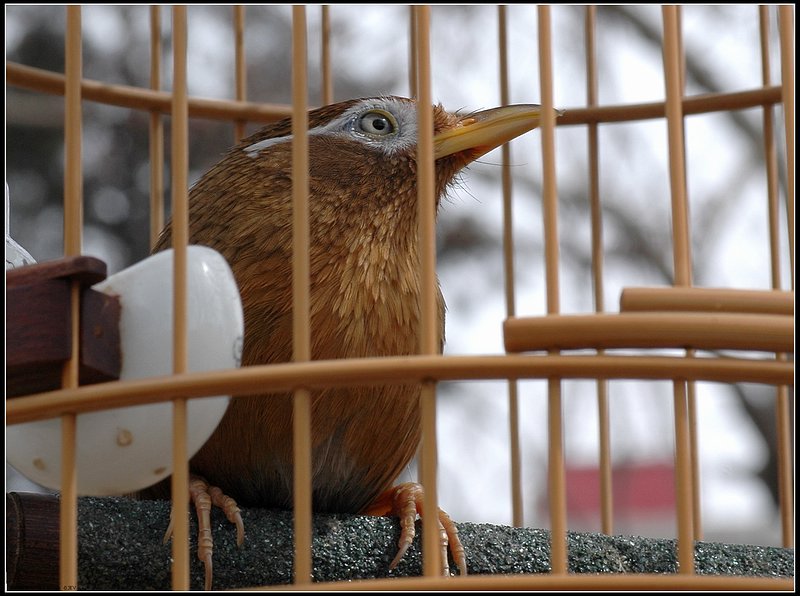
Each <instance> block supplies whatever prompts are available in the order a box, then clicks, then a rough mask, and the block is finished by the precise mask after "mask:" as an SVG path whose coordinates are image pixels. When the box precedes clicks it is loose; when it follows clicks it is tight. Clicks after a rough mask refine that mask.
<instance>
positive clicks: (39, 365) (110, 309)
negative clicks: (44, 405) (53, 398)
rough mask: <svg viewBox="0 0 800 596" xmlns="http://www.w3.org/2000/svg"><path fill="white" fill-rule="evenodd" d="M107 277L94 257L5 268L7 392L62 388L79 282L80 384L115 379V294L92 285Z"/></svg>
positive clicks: (118, 361) (117, 370) (8, 394)
mask: <svg viewBox="0 0 800 596" xmlns="http://www.w3.org/2000/svg"><path fill="white" fill-rule="evenodd" d="M105 278H106V264H105V263H104V262H103V261H101V260H99V259H96V258H93V257H86V256H78V257H66V258H63V259H58V260H55V261H49V262H46V263H38V264H35V265H28V266H25V267H19V268H16V269H10V270H8V271H6V397H7V398H8V397H16V396H20V395H28V394H31V393H39V392H42V391H50V390H53V389H58V388H60V387H61V376H62V369H63V366H64V363H65V362H67V361H68V360H69V359H70V358H71V356H72V345H73V341H72V324H71V314H70V313H71V306H70V301H71V296H72V290H71V288H72V285H73V283H78V284H79V286H80V338H79V339H80V384H81V385H88V384H92V383H100V382H104V381H112V380H116V379H118V378H119V373H120V368H121V362H122V360H121V358H122V357H121V354H120V337H119V317H120V303H119V300H118V299H117V298H116V297H115V296H109V295H108V294H104V293H103V292H98V291H96V290H93V289H91V287H90V286H92V285H94V284H96V283H98V282H100V281H102V280H104V279H105Z"/></svg>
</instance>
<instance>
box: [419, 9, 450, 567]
mask: <svg viewBox="0 0 800 596" xmlns="http://www.w3.org/2000/svg"><path fill="white" fill-rule="evenodd" d="M413 10H414V23H415V27H414V28H413V33H414V38H413V39H412V40H411V45H413V46H414V47H415V50H414V56H415V57H416V65H415V68H413V69H412V70H415V71H416V73H417V82H416V85H417V93H418V97H417V130H418V131H419V134H418V137H417V222H418V235H419V258H420V271H421V298H420V302H421V309H420V310H421V313H420V347H419V350H420V354H421V355H423V356H433V355H435V354H438V352H439V334H438V329H439V314H438V305H437V303H436V288H437V282H436V222H435V217H436V196H435V190H434V183H435V170H434V156H433V97H432V92H431V71H430V54H431V48H430V18H431V16H430V7H429V6H415V7H413ZM419 399H420V416H421V430H422V449H421V456H420V480H421V483H422V487H423V489H424V496H423V503H424V505H423V507H424V510H425V511H427V512H428V515H425V516H423V518H422V544H423V547H422V553H423V559H422V561H423V573H424V575H425V576H426V577H437V576H439V575H441V570H442V564H443V562H442V561H441V560H440V559H441V556H440V553H439V541H440V534H439V518H438V515H437V512H438V511H439V505H438V495H437V485H436V474H437V461H436V460H437V457H436V383H435V382H434V381H433V380H430V379H425V380H424V381H423V383H422V386H421V390H420V397H419Z"/></svg>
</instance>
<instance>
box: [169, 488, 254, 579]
mask: <svg viewBox="0 0 800 596" xmlns="http://www.w3.org/2000/svg"><path fill="white" fill-rule="evenodd" d="M189 499H190V500H191V502H192V503H194V507H195V511H196V512H197V558H198V559H200V560H201V561H202V562H203V565H204V567H205V589H206V590H210V589H211V583H212V577H213V566H212V558H213V555H214V539H213V538H212V537H211V507H212V506H213V505H216V506H217V507H219V508H220V509H222V511H223V512H224V513H225V517H227V518H228V521H230V522H231V523H232V524H235V525H236V544H237V545H238V546H242V543H244V523H243V522H242V515H241V511H240V509H239V506H238V505H237V504H236V501H234V500H233V499H231V498H230V497H229V496H227V495H226V494H225V493H223V492H222V490H220V489H219V488H218V487H216V486H211V485H210V484H209V483H208V482H207V481H206V480H205V478H202V477H201V476H196V475H195V474H191V475H190V477H189ZM172 524H173V519H172V515H171V514H170V520H169V527H168V528H167V532H166V534H165V535H164V542H167V541H168V540H169V539H170V538H171V537H172Z"/></svg>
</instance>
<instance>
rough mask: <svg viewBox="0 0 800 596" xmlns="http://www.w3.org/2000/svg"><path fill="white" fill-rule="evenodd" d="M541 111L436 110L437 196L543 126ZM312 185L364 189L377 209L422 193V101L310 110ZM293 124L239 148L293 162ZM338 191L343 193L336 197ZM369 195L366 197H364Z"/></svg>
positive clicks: (260, 157)
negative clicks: (467, 169)
mask: <svg viewBox="0 0 800 596" xmlns="http://www.w3.org/2000/svg"><path fill="white" fill-rule="evenodd" d="M539 116H540V106H538V105H532V104H531V105H513V106H506V107H501V108H494V109H490V110H484V111H479V112H472V113H467V114H461V113H457V112H456V113H453V112H448V111H446V110H445V109H444V108H443V107H442V106H441V105H437V106H434V108H433V134H434V137H433V143H434V155H435V160H436V186H437V188H436V194H437V196H440V195H441V194H442V192H443V191H444V190H445V188H446V187H447V185H448V184H449V183H450V182H452V180H453V178H454V177H455V175H456V174H457V173H458V171H459V170H461V169H462V168H463V167H464V166H466V165H467V164H469V163H470V162H472V161H474V160H475V159H477V158H478V157H480V156H482V155H484V154H485V153H487V152H488V151H491V150H492V149H494V148H495V147H498V146H499V145H501V144H503V143H505V142H507V141H509V140H511V139H513V138H514V137H517V136H519V135H521V134H523V133H525V132H527V131H529V130H532V129H534V128H536V127H537V126H538V125H539ZM308 134H309V137H308V138H309V171H310V178H311V183H312V190H313V185H314V184H318V185H321V186H322V187H323V188H325V189H328V190H332V191H334V190H335V189H337V188H339V189H348V196H350V197H353V191H354V190H356V189H362V190H363V191H364V192H365V194H366V196H368V197H371V199H372V201H374V202H375V203H376V204H383V203H384V201H385V200H390V198H393V197H398V196H408V195H407V193H408V192H410V191H415V189H416V158H417V138H418V134H419V131H418V124H417V104H416V102H415V101H414V100H412V99H407V98H403V97H395V96H385V97H372V98H364V99H353V100H349V101H344V102H340V103H336V104H332V105H328V106H324V107H321V108H318V109H315V110H312V111H311V112H309V119H308ZM291 140H292V132H291V119H286V120H282V121H280V122H277V123H275V124H272V125H270V126H267V127H265V128H264V129H262V130H261V131H259V132H258V133H256V134H255V135H253V136H251V137H249V138H248V139H246V140H245V141H243V142H242V143H241V144H240V145H239V147H238V148H237V149H239V150H240V151H243V152H244V153H245V154H246V155H248V156H249V157H250V158H252V159H253V160H256V161H260V162H262V163H264V165H265V167H266V166H268V165H269V164H273V163H276V162H279V163H290V160H289V159H288V157H289V152H290V151H291ZM334 194H338V193H334ZM365 198H366V197H365Z"/></svg>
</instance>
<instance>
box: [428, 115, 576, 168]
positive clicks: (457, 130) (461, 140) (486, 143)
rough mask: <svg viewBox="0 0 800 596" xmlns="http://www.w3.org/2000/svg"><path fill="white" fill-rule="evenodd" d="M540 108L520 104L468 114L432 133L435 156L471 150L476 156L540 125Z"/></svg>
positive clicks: (473, 155)
mask: <svg viewBox="0 0 800 596" xmlns="http://www.w3.org/2000/svg"><path fill="white" fill-rule="evenodd" d="M541 108H542V107H541V106H539V105H535V104H519V105H513V106H504V107H502V108H493V109H491V110H483V111H481V112H476V113H475V114H471V115H470V116H467V117H466V118H464V119H463V120H461V121H460V122H459V123H458V125H457V126H454V127H453V128H448V129H447V130H443V131H442V132H440V133H439V134H437V135H436V136H434V138H433V148H434V155H435V157H436V159H439V158H441V157H446V156H448V155H453V154H454V153H459V152H461V151H466V150H470V158H471V159H476V158H478V157H480V156H481V155H483V154H484V153H488V152H489V151H491V150H492V149H494V148H495V147H499V146H500V145H502V144H503V143H507V142H508V141H510V140H511V139H513V138H515V137H518V136H519V135H521V134H523V133H525V132H528V131H529V130H533V129H534V128H536V127H537V126H539V122H540V120H539V118H540V116H541V114H542V111H541ZM560 115H561V111H559V110H557V111H556V116H560Z"/></svg>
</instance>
